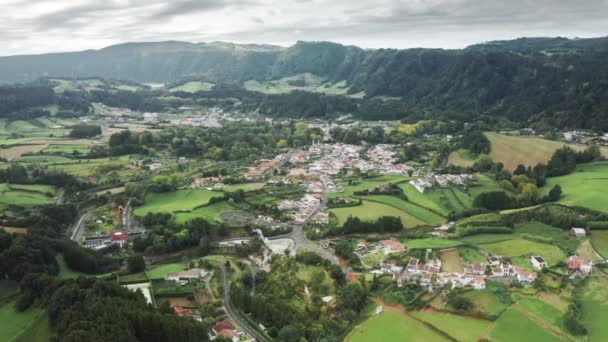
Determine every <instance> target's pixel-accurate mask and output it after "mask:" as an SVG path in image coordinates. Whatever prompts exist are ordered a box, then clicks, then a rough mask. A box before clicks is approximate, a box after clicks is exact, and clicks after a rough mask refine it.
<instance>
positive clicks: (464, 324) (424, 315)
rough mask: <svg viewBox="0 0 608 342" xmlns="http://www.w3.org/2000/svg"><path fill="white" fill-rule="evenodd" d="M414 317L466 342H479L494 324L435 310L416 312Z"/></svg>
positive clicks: (413, 314)
mask: <svg viewBox="0 0 608 342" xmlns="http://www.w3.org/2000/svg"><path fill="white" fill-rule="evenodd" d="M412 316H414V317H416V318H418V319H420V320H423V321H425V322H427V323H429V324H431V325H433V326H434V327H436V328H438V329H439V330H442V331H444V332H445V333H447V334H448V335H450V336H452V337H454V338H455V339H457V340H458V341H464V342H469V341H470V342H475V341H478V340H479V338H480V337H481V336H482V335H483V333H484V331H486V330H487V329H488V327H490V325H491V324H492V322H491V321H487V320H483V319H476V318H470V317H464V316H458V315H454V314H449V313H442V312H437V311H434V310H424V311H416V312H413V313H412Z"/></svg>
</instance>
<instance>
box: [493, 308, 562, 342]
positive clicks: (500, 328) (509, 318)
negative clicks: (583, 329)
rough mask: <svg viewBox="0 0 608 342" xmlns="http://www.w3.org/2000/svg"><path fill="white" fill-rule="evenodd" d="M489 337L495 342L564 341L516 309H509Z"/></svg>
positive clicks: (497, 322)
mask: <svg viewBox="0 0 608 342" xmlns="http://www.w3.org/2000/svg"><path fill="white" fill-rule="evenodd" d="M489 337H490V338H491V339H492V340H495V341H535V342H544V341H547V342H549V341H551V342H552V341H560V340H563V339H562V338H560V337H558V336H556V335H553V334H552V333H551V332H549V331H548V330H547V329H546V328H545V327H543V326H540V325H538V324H537V323H535V322H534V321H533V320H532V319H530V318H529V317H527V316H526V315H524V314H523V313H521V312H520V311H518V310H517V309H515V308H509V309H507V311H505V312H504V313H503V314H502V315H501V316H500V318H499V319H498V320H497V321H496V323H495V326H494V329H492V331H491V332H490V336H489Z"/></svg>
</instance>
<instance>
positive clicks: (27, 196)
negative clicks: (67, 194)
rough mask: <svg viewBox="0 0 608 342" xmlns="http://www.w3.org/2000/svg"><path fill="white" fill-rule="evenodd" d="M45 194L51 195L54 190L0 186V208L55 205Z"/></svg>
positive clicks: (42, 187)
mask: <svg viewBox="0 0 608 342" xmlns="http://www.w3.org/2000/svg"><path fill="white" fill-rule="evenodd" d="M47 192H49V193H51V194H52V193H54V190H53V189H52V188H51V187H46V186H35V185H34V186H30V185H8V184H0V208H5V207H7V206H9V205H16V206H20V207H26V208H29V207H34V206H39V205H46V204H53V203H55V200H54V199H53V198H52V197H48V196H47V194H46V193H47Z"/></svg>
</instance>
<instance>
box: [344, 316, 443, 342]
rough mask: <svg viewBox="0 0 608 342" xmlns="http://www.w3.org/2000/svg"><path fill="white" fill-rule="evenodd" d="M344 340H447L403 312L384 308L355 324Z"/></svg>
mask: <svg viewBox="0 0 608 342" xmlns="http://www.w3.org/2000/svg"><path fill="white" fill-rule="evenodd" d="M345 341H347V342H368V341H384V342H400V341H413V342H435V341H447V338H445V337H443V336H442V335H439V334H438V333H436V332H434V331H433V330H431V329H430V328H428V327H426V326H425V325H423V324H421V323H420V322H417V321H416V320H415V319H413V318H411V317H408V316H407V315H405V314H403V313H400V312H394V311H392V310H390V308H385V310H384V312H382V313H381V314H380V315H377V316H373V317H371V318H369V319H368V320H367V321H365V322H363V323H362V324H360V325H358V326H356V327H355V328H354V329H353V331H352V332H351V333H350V335H348V336H347V337H346V339H345Z"/></svg>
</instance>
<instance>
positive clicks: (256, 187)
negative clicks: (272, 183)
mask: <svg viewBox="0 0 608 342" xmlns="http://www.w3.org/2000/svg"><path fill="white" fill-rule="evenodd" d="M262 187H264V183H244V184H230V185H227V186H226V187H224V189H223V190H224V191H225V192H232V191H237V190H243V191H252V190H259V189H261V188H262Z"/></svg>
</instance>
